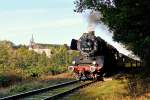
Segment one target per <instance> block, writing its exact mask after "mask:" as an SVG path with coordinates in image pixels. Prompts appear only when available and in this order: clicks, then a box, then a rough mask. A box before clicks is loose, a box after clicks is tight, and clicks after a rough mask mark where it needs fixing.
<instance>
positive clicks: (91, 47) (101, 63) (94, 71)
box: [68, 31, 132, 79]
mask: <svg viewBox="0 0 150 100" xmlns="http://www.w3.org/2000/svg"><path fill="white" fill-rule="evenodd" d="M70 49H72V50H78V51H80V53H81V55H80V56H78V57H75V58H74V59H73V61H72V66H69V67H68V70H69V71H71V72H73V73H74V74H75V77H76V78H78V79H88V78H92V79H95V78H96V79H97V78H101V77H103V76H104V75H110V74H111V73H113V72H115V71H116V70H117V69H118V66H123V65H125V62H126V61H127V60H128V61H129V62H130V61H131V60H132V59H129V57H127V56H125V55H123V54H121V53H119V52H118V51H117V49H116V48H114V47H113V46H111V45H109V44H108V43H107V42H105V41H104V40H103V39H101V38H100V37H96V36H95V33H94V31H91V32H89V33H83V35H82V36H81V37H80V39H79V40H75V39H72V41H71V46H70Z"/></svg>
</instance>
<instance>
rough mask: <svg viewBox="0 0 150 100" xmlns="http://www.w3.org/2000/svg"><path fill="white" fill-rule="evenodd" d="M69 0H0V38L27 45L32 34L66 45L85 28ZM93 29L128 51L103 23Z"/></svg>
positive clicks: (40, 40) (45, 40) (85, 22)
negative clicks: (115, 40) (117, 41)
mask: <svg viewBox="0 0 150 100" xmlns="http://www.w3.org/2000/svg"><path fill="white" fill-rule="evenodd" d="M73 1H74V0H0V40H10V41H12V42H13V43H15V44H16V45H18V44H25V45H28V44H29V41H30V39H31V37H32V34H33V37H34V40H35V42H38V43H48V44H68V45H70V41H71V39H72V38H75V39H79V37H80V36H81V35H82V33H84V32H87V31H88V29H87V27H88V23H87V20H86V19H87V18H85V14H79V13H76V12H74V11H73V10H74V6H75V5H74V4H73ZM95 32H96V35H97V36H100V37H101V38H103V39H105V40H106V41H107V42H108V43H110V44H112V45H113V46H115V47H116V48H117V49H118V50H119V51H120V52H121V53H124V54H126V55H127V54H129V53H130V52H128V51H127V50H125V49H124V48H122V46H121V45H120V44H118V43H116V42H114V41H113V40H112V35H113V34H112V33H110V32H109V31H108V28H107V27H106V26H105V25H103V24H100V25H97V26H96V27H95Z"/></svg>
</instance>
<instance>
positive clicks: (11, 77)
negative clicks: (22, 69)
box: [0, 72, 23, 87]
mask: <svg viewBox="0 0 150 100" xmlns="http://www.w3.org/2000/svg"><path fill="white" fill-rule="evenodd" d="M22 80H23V78H22V77H21V76H19V75H17V74H16V73H10V72H5V73H1V74H0V87H6V86H9V85H12V84H14V83H16V82H21V81H22Z"/></svg>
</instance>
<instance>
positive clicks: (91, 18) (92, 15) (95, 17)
mask: <svg viewBox="0 0 150 100" xmlns="http://www.w3.org/2000/svg"><path fill="white" fill-rule="evenodd" d="M100 18H101V14H100V12H98V11H94V10H92V11H90V12H89V15H88V32H90V31H94V30H95V26H96V25H97V24H99V23H100Z"/></svg>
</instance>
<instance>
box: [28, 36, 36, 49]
mask: <svg viewBox="0 0 150 100" xmlns="http://www.w3.org/2000/svg"><path fill="white" fill-rule="evenodd" d="M34 46H35V42H34V37H33V34H32V37H31V40H30V44H29V49H33V48H34Z"/></svg>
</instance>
